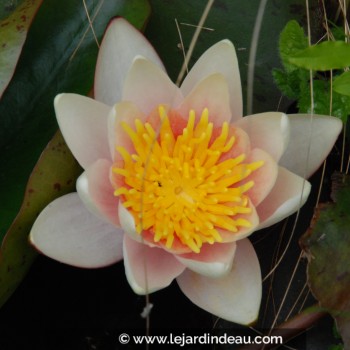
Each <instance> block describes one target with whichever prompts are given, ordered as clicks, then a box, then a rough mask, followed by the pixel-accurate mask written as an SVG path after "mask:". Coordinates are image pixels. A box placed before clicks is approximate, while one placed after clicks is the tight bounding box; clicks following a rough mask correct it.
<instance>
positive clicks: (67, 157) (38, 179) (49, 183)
mask: <svg viewBox="0 0 350 350" xmlns="http://www.w3.org/2000/svg"><path fill="white" fill-rule="evenodd" d="M80 173H81V168H80V166H79V165H78V163H77V162H76V160H75V159H74V157H73V155H72V154H71V152H70V150H69V149H68V147H67V146H66V144H65V142H64V140H63V137H62V134H61V133H60V132H57V133H56V135H55V136H54V137H53V139H52V140H51V141H50V142H49V144H48V145H47V147H46V148H45V150H44V151H43V153H42V155H41V157H40V159H39V161H38V163H37V164H36V166H35V168H34V170H33V173H32V174H31V176H30V179H29V181H28V184H27V188H26V191H25V195H24V199H23V203H22V206H21V209H20V211H19V213H18V215H17V217H16V219H15V220H14V222H13V223H12V225H11V227H10V229H9V230H8V232H7V234H6V236H5V239H4V241H3V244H2V247H1V251H0V306H1V305H3V303H4V302H5V301H6V300H7V298H8V297H9V296H10V295H11V294H12V293H13V291H14V289H15V288H16V287H17V285H18V283H19V282H20V281H21V280H22V278H23V277H24V275H25V273H26V272H27V270H28V269H29V267H30V265H31V263H32V261H33V259H34V258H35V256H36V254H37V253H36V252H35V251H34V249H32V248H31V247H30V246H29V245H28V233H29V231H30V229H31V227H32V224H33V220H34V219H35V218H36V217H37V216H38V214H39V213H40V212H41V210H42V209H43V208H44V207H45V206H46V205H47V204H48V203H50V202H51V201H52V200H54V199H55V198H57V197H60V196H62V195H64V194H66V193H68V192H72V191H73V190H74V189H75V179H76V178H77V176H78V175H79V174H80Z"/></svg>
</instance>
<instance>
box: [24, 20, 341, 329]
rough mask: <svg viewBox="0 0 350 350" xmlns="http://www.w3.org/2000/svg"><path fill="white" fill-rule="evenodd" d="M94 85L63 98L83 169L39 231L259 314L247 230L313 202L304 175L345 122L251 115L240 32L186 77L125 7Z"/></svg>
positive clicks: (63, 251)
mask: <svg viewBox="0 0 350 350" xmlns="http://www.w3.org/2000/svg"><path fill="white" fill-rule="evenodd" d="M94 95H95V99H91V98H88V97H84V96H80V95H76V94H60V95H58V96H57V97H56V99H55V110H56V115H57V120H58V123H59V126H60V129H61V131H62V133H63V135H64V138H65V140H66V142H67V144H68V146H69V148H70V149H71V151H72V152H73V154H74V156H75V157H76V159H77V160H78V162H79V163H80V164H81V166H82V167H83V168H84V172H83V174H82V175H81V176H80V177H79V178H78V180H77V184H76V187H77V192H76V193H71V194H68V195H65V196H63V197H61V198H58V199H57V200H55V201H54V202H52V203H51V204H49V205H48V206H47V207H46V208H45V209H44V210H43V211H42V212H41V214H40V215H39V217H38V218H37V220H36V222H35V223H34V225H33V228H32V230H31V234H30V241H31V242H32V244H33V245H34V246H35V247H36V248H37V249H38V250H39V251H41V252H43V253H44V254H46V255H47V256H49V257H51V258H53V259H56V260H58V261H61V262H63V263H67V264H71V265H74V266H80V267H85V268H95V267H102V266H107V265H110V264H113V263H115V262H117V261H119V260H121V259H124V266H125V273H126V277H127V280H128V282H129V284H130V286H131V288H132V289H133V290H134V291H135V292H136V293H138V294H145V293H151V292H154V291H157V290H160V289H162V288H164V287H166V286H168V285H169V284H170V283H171V282H172V281H173V280H174V279H176V280H177V283H178V285H179V286H180V288H181V290H182V291H183V293H184V294H185V295H186V296H187V297H188V298H189V299H190V300H191V301H192V302H193V303H195V304H197V305H198V306H199V307H201V308H203V309H205V310H207V311H209V312H211V313H212V314H214V315H217V316H219V317H222V318H224V319H226V320H229V321H233V322H237V323H242V324H249V323H251V322H252V321H254V320H255V319H256V317H257V314H258V310H259V306H260V301H261V272H260V267H259V263H258V259H257V256H256V254H255V251H254V248H253V246H252V244H251V243H250V242H249V240H248V239H247V237H248V236H249V235H250V234H252V233H253V232H254V231H256V230H259V229H261V228H263V227H267V226H270V225H273V224H274V223H276V222H278V221H280V220H282V219H284V218H286V217H287V216H289V215H290V214H292V213H294V212H296V211H297V210H298V209H299V208H300V207H301V206H302V205H303V204H304V203H305V201H306V199H307V197H308V195H309V192H310V184H309V182H307V181H306V180H305V178H307V177H308V176H309V175H310V174H311V173H313V172H314V171H315V170H316V169H317V168H318V167H319V165H320V164H321V163H322V161H323V160H324V159H325V157H326V156H327V154H328V153H329V151H330V150H331V148H332V147H333V144H334V142H335V140H336V139H337V137H338V135H339V133H340V131H341V127H342V125H341V122H340V121H339V120H338V119H335V118H333V117H329V116H316V115H315V116H313V117H312V118H311V117H310V116H308V115H290V116H287V115H285V114H283V113H278V112H273V113H262V114H258V115H251V116H247V117H244V118H242V93H241V82H240V75H239V69H238V63H237V57H236V53H235V49H234V46H233V45H232V43H231V42H230V41H228V40H223V41H220V42H218V43H217V44H215V45H214V46H212V47H211V48H209V49H208V50H207V51H206V52H205V53H204V54H203V55H202V56H201V57H200V58H199V60H198V61H197V62H196V63H195V65H194V66H193V68H192V69H191V71H190V72H189V73H188V75H187V77H186V78H185V80H184V81H183V83H182V85H181V87H177V86H176V85H175V84H174V83H173V82H172V81H171V80H170V79H169V77H168V76H167V74H166V73H165V69H164V66H163V64H162V62H161V61H160V59H159V57H158V55H157V54H156V52H155V51H154V49H153V48H152V46H151V45H150V44H149V43H148V42H147V40H146V39H145V38H144V37H143V36H142V34H140V33H139V32H138V31H137V30H136V29H134V28H133V27H132V26H131V25H130V24H128V23H127V22H126V21H125V20H124V19H121V18H118V19H114V20H113V21H112V22H111V23H110V25H109V27H108V29H107V31H106V33H105V36H104V39H103V42H102V44H101V48H100V51H99V56H98V61H97V67H96V74H95V85H94Z"/></svg>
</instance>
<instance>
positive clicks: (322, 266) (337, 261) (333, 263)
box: [301, 174, 350, 349]
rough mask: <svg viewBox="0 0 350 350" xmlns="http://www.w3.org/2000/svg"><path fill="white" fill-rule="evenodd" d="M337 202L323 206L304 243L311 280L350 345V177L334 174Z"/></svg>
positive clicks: (309, 279)
mask: <svg viewBox="0 0 350 350" xmlns="http://www.w3.org/2000/svg"><path fill="white" fill-rule="evenodd" d="M332 199H333V201H334V203H328V204H323V205H321V206H320V207H319V208H318V209H317V211H316V214H315V216H314V219H313V222H312V225H311V228H310V229H309V231H308V232H307V233H306V234H305V235H304V236H303V237H302V239H301V245H302V247H303V249H304V251H305V253H306V256H307V257H308V260H309V264H308V271H307V272H308V282H309V286H310V288H311V291H312V293H313V295H314V296H315V298H316V299H317V300H318V301H319V303H320V306H321V307H323V308H324V309H325V310H327V311H328V312H329V313H330V314H331V315H332V316H333V317H334V318H335V320H336V322H337V326H338V329H339V332H340V334H341V336H342V338H343V341H344V344H345V348H346V349H347V348H349V347H350V295H349V290H350V264H349V256H350V176H349V175H342V174H336V175H334V177H333V192H332Z"/></svg>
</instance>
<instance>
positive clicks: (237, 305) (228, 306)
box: [177, 239, 262, 325]
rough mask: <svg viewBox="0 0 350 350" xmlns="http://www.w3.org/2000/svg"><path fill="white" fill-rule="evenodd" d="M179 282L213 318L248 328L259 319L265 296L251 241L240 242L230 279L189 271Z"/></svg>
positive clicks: (193, 299) (186, 292)
mask: <svg viewBox="0 0 350 350" xmlns="http://www.w3.org/2000/svg"><path fill="white" fill-rule="evenodd" d="M177 282H178V284H179V286H180V288H181V290H182V291H183V293H184V294H185V295H186V296H187V297H188V298H189V299H190V300H191V301H192V302H193V303H194V304H196V305H198V306H199V307H200V308H202V309H204V310H206V311H208V312H210V313H212V314H213V315H216V316H219V317H221V318H223V319H225V320H228V321H231V322H236V323H239V324H245V325H247V324H251V323H252V322H254V321H255V320H256V319H257V316H258V312H259V308H260V301H261V295H262V285H261V272H260V266H259V262H258V259H257V256H256V254H255V251H254V248H253V246H252V245H251V243H250V242H249V240H248V239H244V240H241V241H239V242H237V251H236V255H235V258H234V261H233V266H232V269H231V271H230V273H229V274H228V275H227V276H224V277H221V278H219V279H217V278H216V279H213V278H208V277H204V276H200V275H198V274H196V273H194V272H192V271H190V270H186V271H185V272H184V273H183V274H181V275H180V276H179V277H178V278H177Z"/></svg>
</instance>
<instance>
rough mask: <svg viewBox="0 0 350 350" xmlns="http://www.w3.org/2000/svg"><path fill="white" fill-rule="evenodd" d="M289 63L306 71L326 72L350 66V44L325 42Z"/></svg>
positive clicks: (306, 50) (299, 54)
mask: <svg viewBox="0 0 350 350" xmlns="http://www.w3.org/2000/svg"><path fill="white" fill-rule="evenodd" d="M288 61H289V63H291V64H294V65H296V66H298V67H301V68H305V69H312V70H317V71H326V70H331V69H342V68H346V67H348V66H350V44H348V43H346V42H344V41H324V42H322V43H320V44H317V45H313V46H310V47H308V48H306V49H305V50H303V51H300V52H298V53H296V54H294V55H292V56H290V57H289V58H288Z"/></svg>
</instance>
